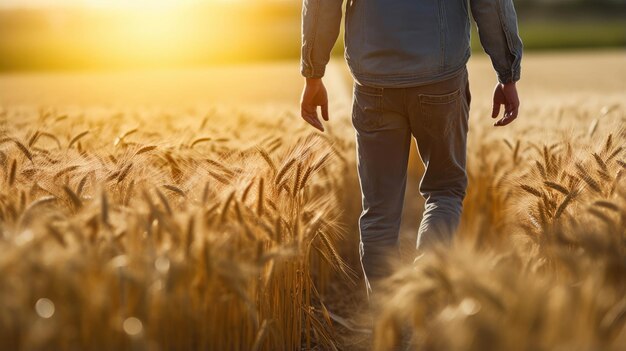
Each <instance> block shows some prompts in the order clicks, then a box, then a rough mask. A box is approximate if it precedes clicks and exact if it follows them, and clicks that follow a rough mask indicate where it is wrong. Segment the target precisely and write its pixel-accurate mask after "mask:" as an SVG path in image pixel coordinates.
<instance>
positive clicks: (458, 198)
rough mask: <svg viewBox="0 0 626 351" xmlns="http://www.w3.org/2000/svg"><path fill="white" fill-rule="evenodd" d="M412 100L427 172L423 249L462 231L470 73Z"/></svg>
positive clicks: (422, 90) (418, 92)
mask: <svg viewBox="0 0 626 351" xmlns="http://www.w3.org/2000/svg"><path fill="white" fill-rule="evenodd" d="M408 94H409V95H408V96H407V101H409V102H408V105H409V112H410V122H411V131H412V132H413V135H414V136H415V139H416V142H417V147H418V149H419V153H420V156H421V158H422V160H423V162H424V165H425V172H424V176H423V177H422V180H421V182H420V193H421V194H422V196H424V198H425V199H426V205H425V209H424V216H423V218H422V223H421V225H420V228H419V233H418V239H417V249H418V251H420V252H421V251H423V250H424V249H426V248H428V247H431V246H432V245H435V244H437V243H449V242H450V241H451V240H452V237H453V235H454V232H455V231H456V229H457V227H458V225H459V222H460V218H461V211H462V207H463V199H464V197H465V190H466V188H467V172H466V169H465V165H466V145H467V132H468V116H469V105H470V99H471V97H470V93H469V83H468V79H467V70H464V71H463V72H462V73H461V74H460V75H458V76H456V77H453V78H451V79H447V80H445V81H441V82H437V83H433V84H429V85H425V86H420V87H416V88H411V89H409V90H408Z"/></svg>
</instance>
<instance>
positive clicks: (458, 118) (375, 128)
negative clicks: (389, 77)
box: [352, 69, 471, 294]
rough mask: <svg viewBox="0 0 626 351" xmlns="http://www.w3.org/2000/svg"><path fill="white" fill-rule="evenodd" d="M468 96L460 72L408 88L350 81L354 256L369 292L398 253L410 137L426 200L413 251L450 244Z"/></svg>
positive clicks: (459, 199)
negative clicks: (357, 205)
mask: <svg viewBox="0 0 626 351" xmlns="http://www.w3.org/2000/svg"><path fill="white" fill-rule="evenodd" d="M470 100H471V95H470V91H469V83H468V77H467V69H464V70H462V71H461V72H460V73H459V74H457V75H456V76H454V77H452V78H449V79H446V80H444V81H439V82H436V83H430V84H427V85H421V86H417V87H410V88H379V87H371V86H363V85H358V84H355V85H354V96H353V109H352V125H353V126H354V129H355V131H356V142H357V143H356V144H357V167H358V174H359V182H360V186H361V194H362V206H363V207H362V208H363V209H362V212H361V216H360V217H359V231H360V238H361V240H360V247H359V251H360V256H361V264H362V267H363V272H364V273H365V277H366V278H365V282H366V286H367V289H368V294H369V293H371V290H372V287H371V286H372V282H376V281H378V280H379V279H380V278H384V277H386V276H388V275H389V273H390V267H389V266H388V261H389V260H388V258H389V256H390V255H392V256H394V255H395V256H397V255H398V254H399V250H398V236H399V230H400V220H401V215H402V207H403V201H404V193H405V189H406V180H407V164H408V159H409V150H410V143H411V140H412V137H414V138H415V140H416V143H417V148H418V150H419V153H420V156H421V158H422V160H423V162H424V166H425V172H424V175H423V177H422V179H421V182H420V186H419V189H420V193H421V195H422V196H423V197H424V198H425V199H426V205H425V210H424V214H423V218H422V222H421V224H420V227H419V232H418V239H417V250H418V252H420V251H423V250H425V249H427V248H428V247H431V246H432V245H435V244H437V243H447V242H449V241H450V240H451V239H452V237H453V235H454V232H455V231H456V229H457V227H458V224H459V220H460V217H461V210H462V206H463V198H464V197H465V189H466V187H467V173H466V170H465V162H466V144H467V132H468V116H469V106H470Z"/></svg>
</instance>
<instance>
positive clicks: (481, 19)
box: [469, 0, 523, 83]
mask: <svg viewBox="0 0 626 351" xmlns="http://www.w3.org/2000/svg"><path fill="white" fill-rule="evenodd" d="M469 1H470V6H471V9H472V16H473V17H474V20H475V21H476V25H477V26H478V35H479V37H480V43H481V44H482V46H483V48H484V49H485V52H486V53H487V55H489V57H490V58H491V62H492V64H493V67H494V69H495V70H496V72H497V75H498V81H499V82H500V83H512V82H516V81H518V80H519V79H520V73H521V61H522V49H523V44H522V39H521V38H520V36H519V33H518V29H517V13H516V12H515V7H514V6H513V0H469Z"/></svg>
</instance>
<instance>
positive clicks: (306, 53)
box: [300, 0, 343, 131]
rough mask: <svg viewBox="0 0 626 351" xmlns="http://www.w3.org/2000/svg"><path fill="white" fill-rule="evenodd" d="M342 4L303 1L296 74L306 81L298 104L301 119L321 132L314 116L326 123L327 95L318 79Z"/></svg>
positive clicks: (326, 0) (334, 37)
mask: <svg viewBox="0 0 626 351" xmlns="http://www.w3.org/2000/svg"><path fill="white" fill-rule="evenodd" d="M342 4H343V0H303V2H302V58H301V61H300V72H301V73H302V76H304V77H305V78H306V83H305V86H304V90H303V92H302V98H301V101H300V109H301V115H302V118H304V120H306V121H307V122H308V123H309V124H311V125H312V126H314V127H315V128H317V129H319V130H321V131H324V127H323V126H322V123H321V122H320V120H319V118H318V115H317V106H321V109H322V117H323V118H324V120H326V121H327V120H328V95H327V94H326V88H325V87H324V83H323V82H322V80H321V78H322V77H323V76H324V73H325V71H326V65H327V64H328V61H329V60H330V53H331V51H332V48H333V46H334V45H335V42H336V41H337V38H338V37H339V28H340V25H341V15H342V11H341V7H342Z"/></svg>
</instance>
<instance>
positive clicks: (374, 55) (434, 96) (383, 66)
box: [301, 0, 522, 296]
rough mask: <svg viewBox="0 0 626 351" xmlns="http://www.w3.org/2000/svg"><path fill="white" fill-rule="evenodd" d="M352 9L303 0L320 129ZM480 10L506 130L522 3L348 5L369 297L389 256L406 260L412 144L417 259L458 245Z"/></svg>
mask: <svg viewBox="0 0 626 351" xmlns="http://www.w3.org/2000/svg"><path fill="white" fill-rule="evenodd" d="M468 2H469V6H468ZM342 3H343V0H304V1H303V12H302V41H303V42H302V61H301V73H302V75H303V76H304V77H305V78H306V84H305V87H304V91H303V94H302V101H301V114H302V118H304V120H306V121H307V122H308V123H310V124H311V125H313V126H314V127H316V128H317V129H319V130H321V131H324V127H323V125H322V123H321V121H320V120H319V118H318V113H317V107H318V106H319V107H321V115H322V118H323V119H324V120H326V121H328V98H327V93H326V89H325V87H324V83H323V81H322V77H323V76H324V70H325V67H326V65H327V63H328V61H329V58H330V52H331V49H332V47H333V45H334V44H335V42H336V40H337V37H338V35H339V28H340V22H341V16H342ZM470 11H471V13H472V16H473V18H474V19H475V21H476V24H477V26H478V31H479V36H480V42H481V44H482V46H483V48H484V49H485V51H486V53H487V54H488V55H489V56H490V58H491V61H492V64H493V67H494V68H495V71H496V72H497V80H498V82H497V84H496V87H495V90H494V94H493V111H492V117H493V118H496V117H498V115H499V114H500V107H501V105H504V114H503V117H502V118H501V119H499V120H497V122H495V124H494V125H495V126H505V125H507V124H509V123H511V122H512V121H513V120H515V118H517V114H518V108H519V99H518V96H517V90H516V87H515V82H517V81H518V80H519V79H520V62H521V58H522V42H521V39H520V37H519V35H518V30H517V18H516V17H517V15H516V12H515V9H514V7H513V0H469V1H468V0H348V1H347V7H346V23H345V27H346V30H345V43H346V48H345V58H346V61H347V63H348V65H349V67H350V70H351V73H352V76H353V78H354V81H355V84H354V97H353V112H352V124H353V126H354V128H355V130H356V141H357V158H358V160H357V161H358V167H357V168H358V174H359V181H360V186H361V192H362V205H363V210H362V213H361V216H360V218H359V229H360V236H361V242H360V247H359V250H360V255H361V263H362V266H363V271H364V273H365V277H366V278H365V282H366V286H367V289H368V296H369V293H370V292H371V290H372V285H373V283H374V282H376V281H379V279H380V278H383V277H385V276H387V275H388V274H389V267H388V266H386V265H385V264H384V263H385V262H386V261H387V260H386V257H387V256H388V255H391V254H394V253H395V254H396V255H397V252H398V251H396V250H397V242H398V232H399V227H400V218H401V213H402V206H403V199H404V192H405V186H406V174H407V162H408V156H409V148H410V142H411V140H412V137H411V136H413V137H414V138H415V140H416V143H417V147H418V149H419V152H420V156H421V158H422V160H423V162H424V165H425V173H424V175H423V177H422V180H421V182H420V193H421V194H422V196H424V198H425V199H426V206H425V210H424V215H423V218H422V222H421V225H420V227H419V232H418V241H417V249H418V252H423V250H425V249H426V248H428V247H431V246H432V245H435V244H442V243H444V244H445V243H447V242H450V240H451V239H452V237H453V234H454V232H455V230H456V228H457V226H458V224H459V220H460V216H461V210H462V203H463V198H464V197H465V190H466V187H467V173H466V169H465V163H466V142H467V132H468V116H469V107H470V100H471V95H470V91H469V84H468V77H467V69H466V63H467V61H468V59H469V57H470V19H469V12H470ZM374 290H375V289H374Z"/></svg>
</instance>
